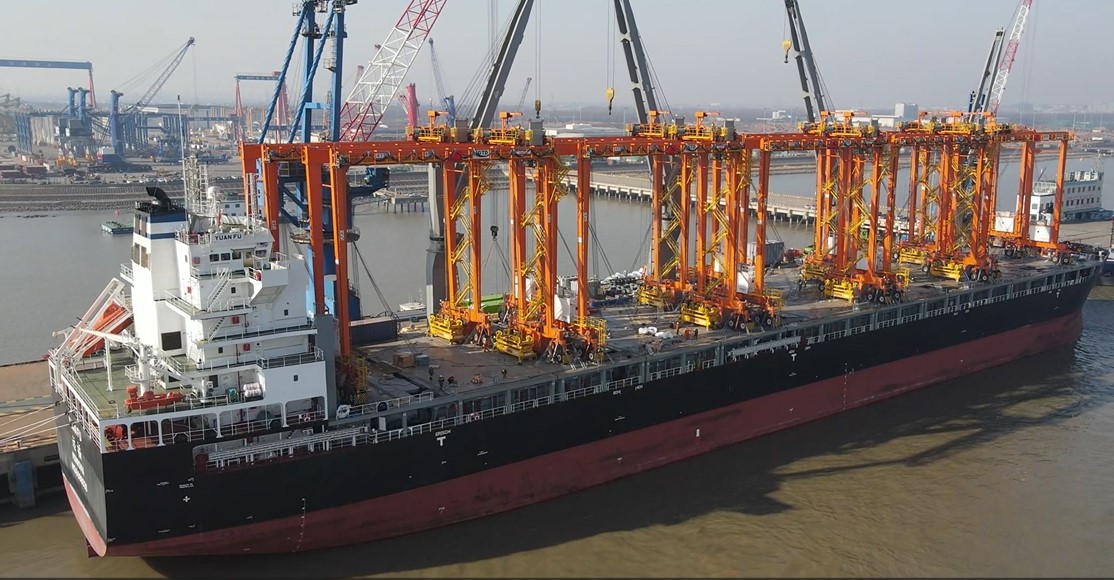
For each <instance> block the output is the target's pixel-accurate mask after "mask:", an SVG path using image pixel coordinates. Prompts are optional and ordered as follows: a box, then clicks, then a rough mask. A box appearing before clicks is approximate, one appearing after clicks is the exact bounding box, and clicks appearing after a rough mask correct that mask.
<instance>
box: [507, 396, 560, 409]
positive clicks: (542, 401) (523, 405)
mask: <svg viewBox="0 0 1114 580" xmlns="http://www.w3.org/2000/svg"><path fill="white" fill-rule="evenodd" d="M552 404H553V397H552V396H548V395H547V396H545V397H538V398H536V399H530V400H528V401H519V402H517V403H511V406H510V411H509V412H511V413H517V412H519V411H525V410H526V409H535V408H537V407H544V406H545V405H552Z"/></svg>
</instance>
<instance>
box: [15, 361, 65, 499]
mask: <svg viewBox="0 0 1114 580" xmlns="http://www.w3.org/2000/svg"><path fill="white" fill-rule="evenodd" d="M55 426H56V421H55V420H54V404H53V398H52V397H51V394H50V381H49V379H48V377H47V368H46V362H43V361H34V362H29V363H20V364H11V365H3V366H0V503H9V502H10V503H12V504H14V505H15V506H17V507H32V506H34V505H35V501H36V499H37V498H38V497H39V496H40V495H42V494H45V493H54V492H58V491H61V490H62V472H61V470H60V469H59V467H58V445H57V437H56V433H55Z"/></svg>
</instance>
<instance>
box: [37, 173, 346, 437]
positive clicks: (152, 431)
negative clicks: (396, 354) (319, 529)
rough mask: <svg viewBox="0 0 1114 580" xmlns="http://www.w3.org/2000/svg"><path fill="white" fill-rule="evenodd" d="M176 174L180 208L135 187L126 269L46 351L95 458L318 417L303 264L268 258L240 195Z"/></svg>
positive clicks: (319, 396) (322, 389) (320, 389)
mask: <svg viewBox="0 0 1114 580" xmlns="http://www.w3.org/2000/svg"><path fill="white" fill-rule="evenodd" d="M186 175H187V179H186V189H185V191H186V199H185V204H184V205H185V207H183V206H180V205H176V204H174V203H173V202H172V201H171V200H170V199H169V198H168V197H167V196H166V194H165V193H164V192H162V190H160V189H157V188H148V193H149V194H150V195H151V196H152V197H153V199H152V200H151V201H147V202H140V203H137V204H136V210H135V218H134V219H135V221H134V228H133V229H134V231H133V234H132V240H133V242H132V250H131V262H130V264H124V265H122V266H121V269H120V276H119V278H118V279H117V278H114V279H113V280H112V282H110V283H109V284H108V286H107V287H106V288H105V290H104V291H103V292H102V293H101V295H100V296H99V297H98V299H97V301H96V302H95V303H94V304H93V306H92V307H91V308H90V309H89V310H88V312H86V314H85V316H83V317H82V319H81V321H80V322H79V323H78V324H77V325H75V326H74V327H73V328H72V329H69V330H68V331H66V332H65V340H64V341H63V343H62V344H61V345H60V346H59V347H57V348H55V349H53V350H52V351H51V353H50V357H49V359H50V368H51V380H52V384H53V387H54V389H55V390H56V391H57V392H58V394H59V395H60V396H61V397H62V398H63V399H65V400H66V402H67V403H68V407H69V409H70V413H69V414H70V421H71V424H72V425H74V428H75V430H76V431H77V432H75V434H78V433H79V432H80V431H84V432H85V433H81V434H80V435H81V436H85V435H86V434H87V435H89V436H91V437H92V438H93V440H95V441H98V442H99V443H98V445H99V447H100V449H101V451H102V452H112V451H121V450H134V449H138V448H143V447H150V446H158V445H166V444H171V443H175V442H185V441H200V440H212V439H215V438H218V437H220V438H223V437H228V436H229V435H243V434H248V433H254V432H259V431H271V432H274V431H276V430H279V429H281V428H285V427H289V426H291V425H297V424H302V423H313V422H318V421H323V420H324V419H325V416H326V413H325V409H326V393H327V389H328V388H329V382H328V381H327V380H326V361H325V359H326V356H325V353H324V352H323V351H322V349H321V348H319V347H318V345H316V344H315V342H316V335H317V330H316V328H315V327H314V325H313V321H312V320H311V319H310V318H309V317H308V313H307V304H306V302H307V298H306V288H307V285H308V273H307V270H306V267H305V265H304V263H303V262H302V259H301V258H300V257H299V258H295V259H289V258H287V257H286V256H284V255H283V254H281V253H278V252H275V251H273V246H274V244H273V240H272V235H271V232H270V231H269V230H268V229H267V228H266V227H265V224H264V223H263V222H262V221H260V220H258V219H256V218H255V217H254V216H252V215H250V214H249V212H248V208H247V207H246V206H247V204H246V203H245V201H244V199H243V198H242V197H240V196H235V195H230V194H226V193H224V192H222V191H221V190H220V189H219V188H217V187H207V186H206V185H205V181H206V180H205V178H204V175H203V174H202V172H201V171H200V170H199V169H198V168H197V167H196V165H195V162H191V163H190V166H189V167H188V168H187V172H186ZM106 341H107V344H106ZM106 346H107V348H105V347H106ZM281 435H282V434H279V433H276V434H271V435H264V440H266V439H270V438H278V437H280V436H281ZM244 441H245V440H244V439H242V438H240V439H235V440H233V442H232V443H229V444H228V445H243V444H244ZM223 446H224V445H223V444H218V445H217V446H214V447H213V448H211V449H213V450H216V449H220V448H222V447H223Z"/></svg>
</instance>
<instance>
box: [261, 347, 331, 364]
mask: <svg viewBox="0 0 1114 580" xmlns="http://www.w3.org/2000/svg"><path fill="white" fill-rule="evenodd" d="M320 360H325V353H324V352H322V351H321V349H319V348H317V347H313V350H312V351H310V352H303V353H299V354H288V355H285V356H276V357H272V358H264V359H259V362H258V364H259V367H260V368H263V369H270V368H280V367H287V366H293V365H302V364H307V363H311V362H315V361H320Z"/></svg>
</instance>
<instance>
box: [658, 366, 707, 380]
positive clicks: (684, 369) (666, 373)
mask: <svg viewBox="0 0 1114 580" xmlns="http://www.w3.org/2000/svg"><path fill="white" fill-rule="evenodd" d="M695 367H696V365H695V364H693V363H689V364H685V365H681V366H679V367H673V368H671V369H663V370H660V371H654V372H652V373H650V374H649V379H650V380H651V381H656V380H658V379H664V378H666V377H675V376H677V375H683V374H685V373H690V372H692V371H693V369H694V368H695Z"/></svg>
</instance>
